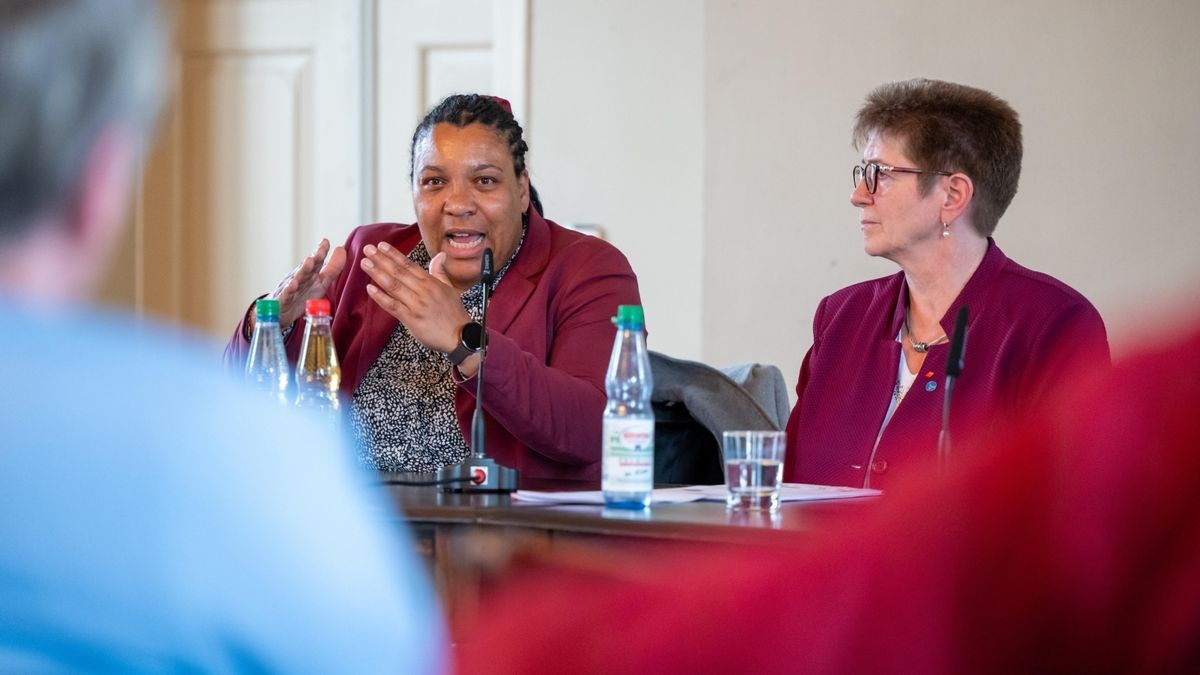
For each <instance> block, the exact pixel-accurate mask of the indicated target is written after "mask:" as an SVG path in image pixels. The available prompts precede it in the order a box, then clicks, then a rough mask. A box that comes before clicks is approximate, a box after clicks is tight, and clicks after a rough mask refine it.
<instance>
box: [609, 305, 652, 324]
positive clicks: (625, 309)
mask: <svg viewBox="0 0 1200 675" xmlns="http://www.w3.org/2000/svg"><path fill="white" fill-rule="evenodd" d="M612 321H613V323H615V324H617V325H618V326H628V325H634V326H641V325H643V324H645V323H646V318H645V315H644V314H642V306H641V305H617V315H616V316H614V317H613V320H612Z"/></svg>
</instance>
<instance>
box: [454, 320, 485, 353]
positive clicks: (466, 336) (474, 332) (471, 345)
mask: <svg viewBox="0 0 1200 675" xmlns="http://www.w3.org/2000/svg"><path fill="white" fill-rule="evenodd" d="M459 335H460V336H461V339H462V344H463V346H464V347H466V348H467V349H470V350H471V351H473V352H477V351H479V350H480V349H483V326H480V325H479V324H478V323H477V322H475V321H472V322H471V323H468V324H467V325H465V326H463V327H462V332H461V333H460V334H459Z"/></svg>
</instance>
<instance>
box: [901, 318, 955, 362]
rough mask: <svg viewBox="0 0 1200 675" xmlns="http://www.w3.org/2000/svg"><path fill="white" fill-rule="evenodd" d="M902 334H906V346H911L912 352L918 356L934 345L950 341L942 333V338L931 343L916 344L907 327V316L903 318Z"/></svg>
mask: <svg viewBox="0 0 1200 675" xmlns="http://www.w3.org/2000/svg"><path fill="white" fill-rule="evenodd" d="M904 332H905V333H906V334H908V344H910V345H912V348H913V351H914V352H916V353H918V354H924V353H925V352H927V351H929V348H930V347H933V346H934V345H940V344H942V343H945V342H949V341H950V338H949V337H947V336H946V334H945V333H942V336H941V337H940V338H938V339H936V340H934V341H933V342H918V341H917V340H914V339H913V336H912V328H910V327H909V325H908V315H907V314H906V315H905V316H904Z"/></svg>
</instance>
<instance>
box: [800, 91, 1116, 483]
mask: <svg viewBox="0 0 1200 675" xmlns="http://www.w3.org/2000/svg"><path fill="white" fill-rule="evenodd" d="M853 138H854V142H855V145H856V147H858V148H861V150H862V163H861V164H858V165H856V166H855V167H854V170H853V178H854V191H853V192H852V193H851V195H850V202H851V203H852V204H853V205H854V206H856V207H858V209H859V212H860V214H861V228H862V232H863V248H864V249H865V250H866V252H867V254H868V255H872V256H877V257H882V258H887V259H888V260H891V261H892V262H894V263H896V264H897V265H899V267H900V272H898V273H896V274H894V275H892V276H888V277H883V278H880V279H875V280H872V281H866V282H863V283H859V284H855V285H853V286H849V287H847V288H844V289H842V290H840V291H838V292H836V293H834V294H833V295H830V296H828V297H826V298H825V299H824V300H822V301H821V303H820V305H818V307H817V312H816V315H815V317H814V318H813V344H812V346H811V348H810V349H809V350H808V354H807V355H805V357H804V363H803V365H802V366H801V368H800V375H799V379H798V382H797V384H796V394H797V396H798V400H797V402H796V405H795V407H794V408H793V410H792V414H791V417H790V419H789V421H788V425H787V432H788V443H789V446H788V454H787V458H786V461H785V463H784V467H785V468H784V471H785V479H786V480H789V481H798V482H807V483H826V484H836V485H852V486H856V487H873V488H886V487H887V484H888V483H889V482H890V481H891V479H892V478H893V477H895V476H896V474H897V473H904V472H907V471H908V470H909V467H911V466H912V465H913V464H914V463H915V462H918V461H919V460H920V459H921V458H923V457H927V456H932V455H934V454H936V449H937V444H938V432H939V430H940V428H941V419H942V404H943V400H944V395H945V387H944V386H943V384H942V383H943V381H944V379H945V373H946V362H947V357H948V352H949V350H950V345H949V344H948V343H949V341H950V335H951V333H952V332H953V330H954V324H955V319H956V316H957V314H958V311H959V309H960V308H961V307H968V308H969V314H970V319H969V321H968V323H967V327H968V335H969V339H968V342H967V345H968V349H967V367H966V368H965V369H964V371H963V375H962V377H961V378H960V379H959V381H958V383H957V384H956V389H955V392H954V401H953V402H954V408H955V411H954V417H953V420H952V422H953V423H952V425H951V428H952V431H953V433H952V436H953V438H954V439H955V440H956V442H957V441H962V442H961V443H956V447H959V448H962V449H967V448H968V446H969V445H970V441H972V440H973V438H972V437H973V434H972V432H978V430H979V429H981V428H982V427H981V426H979V425H980V423H981V422H984V421H986V418H988V417H991V416H994V415H995V414H997V413H1000V412H1005V411H1011V410H1013V409H1028V408H1032V407H1034V406H1036V405H1038V404H1039V403H1040V402H1042V401H1043V400H1044V399H1045V397H1046V394H1047V392H1048V391H1049V390H1050V389H1051V388H1052V387H1053V386H1055V384H1056V383H1057V382H1059V381H1060V380H1061V378H1062V373H1063V372H1064V368H1063V367H1062V366H1063V364H1064V361H1065V358H1064V357H1065V356H1068V355H1069V356H1070V357H1071V358H1072V359H1075V360H1080V361H1085V362H1087V363H1089V364H1091V365H1092V366H1094V367H1100V368H1106V367H1108V365H1109V354H1108V340H1107V337H1106V335H1105V329H1104V323H1103V321H1102V320H1101V318H1100V315H1099V313H1097V312H1096V309H1095V308H1094V307H1093V306H1092V305H1091V303H1089V302H1088V301H1087V299H1085V298H1084V297H1083V296H1082V295H1080V294H1079V293H1078V292H1076V291H1075V290H1073V289H1072V288H1070V287H1068V286H1067V285H1066V284H1064V283H1062V282H1061V281H1058V280H1057V279H1055V278H1053V277H1051V276H1048V275H1046V274H1042V273H1039V272H1034V271H1032V270H1029V269H1026V268H1024V267H1022V266H1020V265H1018V264H1017V263H1015V262H1013V261H1012V260H1010V259H1009V258H1008V257H1007V256H1005V255H1004V253H1003V252H1001V250H1000V247H999V246H998V245H997V244H996V242H995V241H994V240H993V238H992V233H993V232H994V231H995V229H996V225H997V224H998V223H999V221H1000V217H1001V216H1002V215H1003V214H1004V211H1005V210H1006V209H1007V208H1008V205H1009V203H1010V202H1011V201H1012V199H1013V196H1014V195H1016V193H1017V182H1018V178H1019V177H1020V173H1021V155H1022V142H1021V124H1020V122H1019V121H1018V118H1017V113H1016V112H1015V111H1014V110H1013V109H1012V107H1011V106H1009V105H1008V103H1006V102H1004V101H1002V100H1001V99H999V98H997V97H996V96H994V95H993V94H991V93H989V92H986V91H983V90H980V89H975V88H972V87H967V86H964V85H961V84H954V83H950V82H940V81H936V80H923V79H917V80H909V81H905V82H894V83H890V84H885V85H882V86H880V87H878V88H877V89H875V90H874V91H872V92H871V93H870V94H869V95H868V96H867V101H866V103H865V104H864V105H863V107H862V109H861V110H859V112H858V119H857V121H856V123H855V126H854V133H853ZM1036 226H1038V227H1053V223H1052V222H1049V221H1048V222H1041V223H1037V224H1036Z"/></svg>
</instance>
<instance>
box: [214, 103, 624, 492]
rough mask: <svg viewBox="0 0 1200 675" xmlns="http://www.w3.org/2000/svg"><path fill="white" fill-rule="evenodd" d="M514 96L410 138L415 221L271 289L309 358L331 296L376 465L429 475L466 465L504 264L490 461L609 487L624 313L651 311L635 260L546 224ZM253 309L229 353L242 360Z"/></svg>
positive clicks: (291, 349)
mask: <svg viewBox="0 0 1200 675" xmlns="http://www.w3.org/2000/svg"><path fill="white" fill-rule="evenodd" d="M527 150H528V146H527V145H526V143H525V140H524V139H523V137H522V131H521V126H520V124H518V123H517V120H516V119H515V118H514V117H513V115H512V111H511V109H510V108H509V105H508V102H507V101H504V100H503V99H499V98H496V97H493V96H481V95H478V94H459V95H454V96H450V97H448V98H446V99H445V100H443V101H442V102H441V103H439V104H438V105H437V106H435V107H434V108H433V109H432V110H430V111H429V113H428V114H427V115H426V116H425V118H424V119H423V120H422V121H421V123H420V124H419V125H418V126H417V129H416V132H415V133H414V134H413V139H412V165H411V166H412V175H411V179H412V191H413V206H414V210H415V211H416V214H417V223H416V224H415V225H402V224H398V223H377V224H374V225H364V226H362V227H358V228H356V229H355V230H354V231H353V232H351V234H350V237H349V238H348V239H347V240H346V245H345V247H344V248H343V247H341V246H339V247H337V248H334V249H333V250H332V251H330V249H329V242H328V240H322V241H321V243H320V245H319V246H318V247H317V250H316V252H314V253H313V254H312V255H311V256H309V257H308V258H307V259H305V260H304V261H303V262H302V263H301V264H300V265H299V266H298V267H297V268H296V269H295V270H293V271H292V273H291V274H289V275H287V276H286V277H285V278H284V279H283V281H282V282H280V284H279V286H278V287H277V288H276V290H275V291H274V292H273V293H272V294H271V297H275V298H278V299H279V305H280V324H281V325H283V326H284V327H285V330H286V328H287V327H289V326H290V327H292V329H291V331H290V334H289V335H288V346H287V347H288V354H289V356H290V357H291V358H292V359H293V360H295V359H296V358H297V357H298V354H299V350H300V339H299V338H298V337H296V336H297V335H302V334H303V332H304V330H303V323H304V319H303V318H302V314H303V310H304V302H305V300H306V299H309V298H315V297H326V298H328V299H329V301H330V305H331V307H332V308H333V337H334V342H335V343H336V344H337V346H338V350H339V354H340V355H341V359H342V362H341V366H342V384H341V386H342V393H343V394H344V395H345V396H346V397H347V398H348V399H349V400H350V401H351V404H350V419H351V423H352V427H353V429H354V432H355V435H356V436H357V438H358V440H359V444H360V453H361V456H362V458H363V459H364V460H365V461H366V463H368V464H370V465H372V466H374V467H376V468H379V469H382V470H387V471H419V472H430V471H434V470H436V469H439V468H441V467H444V466H448V465H452V464H457V463H459V462H461V461H462V460H464V459H466V458H467V456H468V454H469V452H470V451H469V450H468V446H467V440H466V439H467V438H469V436H470V434H469V429H470V423H471V413H472V411H473V410H474V409H475V389H476V379H475V374H476V372H477V370H478V368H479V361H480V356H479V354H478V348H479V346H480V344H481V343H482V340H481V336H482V330H481V329H480V325H479V323H478V322H479V320H480V314H481V309H482V290H483V285H482V284H481V283H480V261H481V259H482V256H483V251H484V249H485V248H491V249H492V251H493V253H494V259H495V263H494V265H495V267H494V269H495V278H494V281H493V282H492V296H491V302H490V306H489V308H488V316H487V344H488V352H487V359H488V362H487V377H486V378H485V385H484V411H485V415H484V417H485V425H486V429H487V442H488V447H487V451H488V454H489V455H491V456H492V457H494V458H495V459H496V460H497V461H499V462H500V463H502V464H504V465H506V466H511V467H514V468H517V469H520V470H521V472H522V474H523V475H525V476H531V477H539V478H579V479H598V478H599V477H600V440H601V433H600V422H601V413H602V412H603V409H604V404H605V391H604V375H605V371H606V370H607V368H608V357H609V354H610V353H611V351H612V343H613V335H614V333H615V327H614V326H613V324H612V322H611V318H612V316H613V315H614V314H615V313H616V309H617V305H638V304H641V301H640V299H639V296H638V287H637V279H636V277H635V276H634V274H633V270H632V269H631V268H630V266H629V263H628V261H626V259H625V256H624V255H622V254H621V252H620V251H618V250H617V249H616V248H615V247H613V246H612V245H611V244H608V243H607V242H604V241H603V240H600V239H597V238H595V237H590V236H587V235H583V234H580V233H578V232H572V231H570V230H567V229H566V228H563V227H561V226H559V225H557V224H555V223H554V222H552V221H550V220H546V219H545V218H543V217H542V214H541V211H540V206H539V205H538V203H537V199H536V193H535V192H534V191H533V188H532V187H531V186H530V183H529V172H528V170H527V169H526V166H525V153H526V151H527ZM253 320H254V317H253V312H248V313H247V315H246V317H245V318H244V319H243V321H242V323H241V324H240V325H239V326H238V328H237V330H236V331H235V332H234V335H233V338H232V340H231V341H230V343H229V346H228V348H227V349H226V360H227V362H229V363H230V364H231V365H232V366H234V367H240V365H241V364H242V363H244V362H245V358H246V352H247V349H248V346H249V338H250V335H251V332H252V328H253V325H252V324H253Z"/></svg>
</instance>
